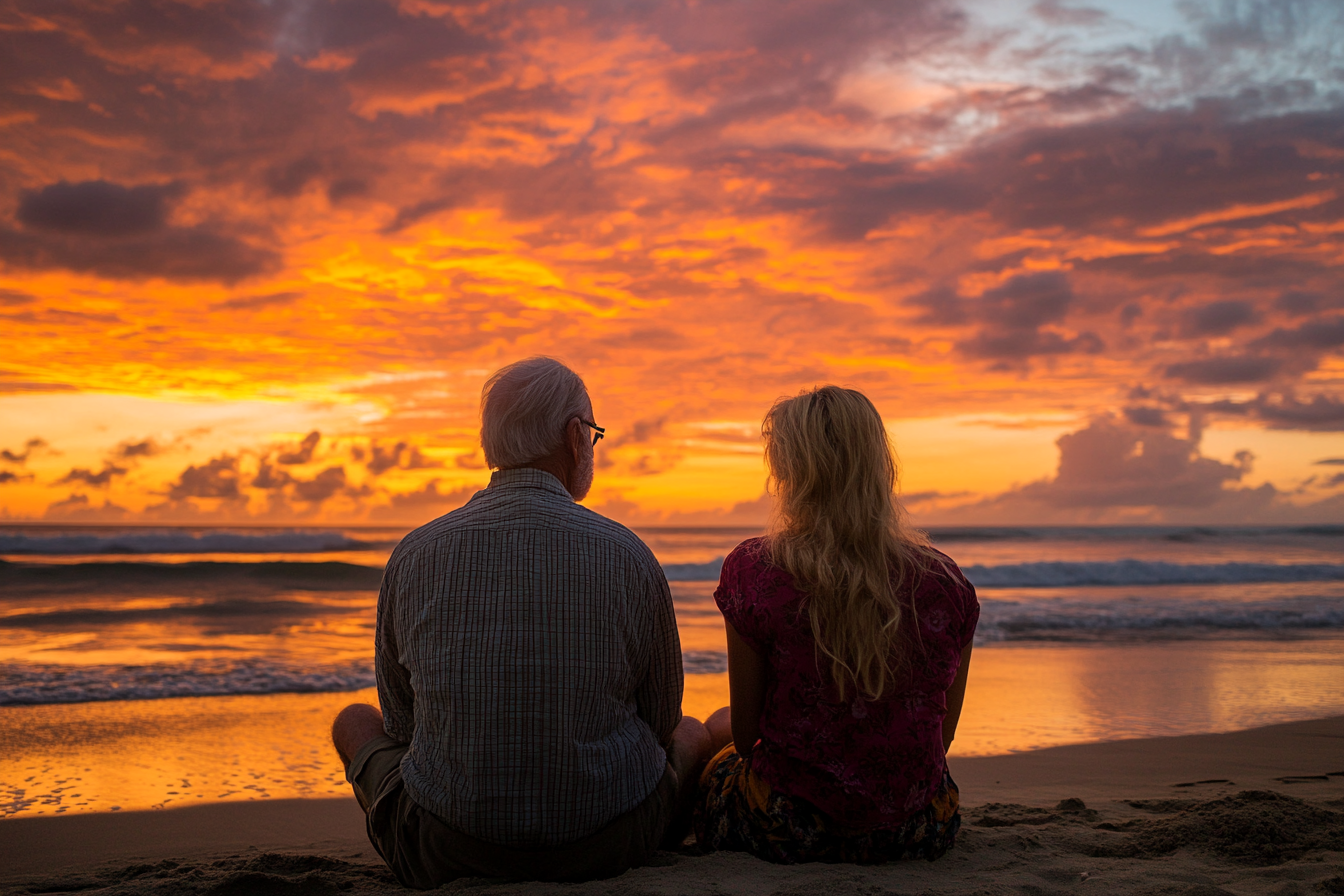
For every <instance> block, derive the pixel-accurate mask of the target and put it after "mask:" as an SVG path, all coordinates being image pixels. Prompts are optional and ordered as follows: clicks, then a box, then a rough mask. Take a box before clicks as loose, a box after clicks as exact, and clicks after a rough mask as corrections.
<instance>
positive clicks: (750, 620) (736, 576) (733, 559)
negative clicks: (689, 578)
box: [714, 545, 770, 656]
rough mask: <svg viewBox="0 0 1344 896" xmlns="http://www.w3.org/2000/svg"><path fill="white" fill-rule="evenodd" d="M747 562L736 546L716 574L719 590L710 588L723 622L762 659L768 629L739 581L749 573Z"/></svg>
mask: <svg viewBox="0 0 1344 896" xmlns="http://www.w3.org/2000/svg"><path fill="white" fill-rule="evenodd" d="M747 560H748V557H747V553H746V551H745V550H744V545H738V546H737V547H736V548H734V549H733V551H732V553H730V554H729V555H728V556H727V557H725V558H724V561H723V568H722V569H721V570H720V571H719V587H718V588H716V589H714V602H715V603H716V604H718V606H719V612H720V613H722V614H723V619H724V621H725V622H727V623H728V624H729V625H731V626H732V627H733V631H735V632H737V635H738V637H739V638H741V639H742V641H743V643H745V644H746V645H747V646H748V647H750V648H751V649H752V650H754V651H756V653H758V654H760V655H762V656H764V655H765V654H766V653H767V647H768V644H769V640H770V639H769V635H768V628H769V627H768V626H767V625H766V624H765V623H766V620H765V619H764V618H762V614H761V610H760V608H758V607H755V606H753V605H752V604H751V602H750V601H749V600H748V598H747V595H746V592H745V590H744V588H743V578H744V576H745V575H747V574H749V568H750V565H751V564H750V563H748V562H747Z"/></svg>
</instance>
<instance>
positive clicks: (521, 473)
mask: <svg viewBox="0 0 1344 896" xmlns="http://www.w3.org/2000/svg"><path fill="white" fill-rule="evenodd" d="M489 488H490V489H491V490H492V491H494V490H502V489H510V490H511V489H516V488H536V489H541V490H542V491H546V492H551V493H553V494H556V495H563V496H564V497H565V499H566V500H569V501H573V500H574V496H573V495H571V494H570V493H569V490H568V489H566V488H565V487H564V485H562V484H561V482H560V480H559V479H556V478H555V477H554V476H552V475H551V474H550V473H547V472H546V471H545V470H538V469H536V468H535V467H515V468H514V469H512V470H495V471H494V472H493V473H491V474H490V485H489Z"/></svg>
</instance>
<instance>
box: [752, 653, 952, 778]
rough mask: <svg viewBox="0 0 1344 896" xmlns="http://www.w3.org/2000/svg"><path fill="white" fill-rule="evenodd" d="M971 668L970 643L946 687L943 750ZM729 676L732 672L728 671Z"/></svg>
mask: <svg viewBox="0 0 1344 896" xmlns="http://www.w3.org/2000/svg"><path fill="white" fill-rule="evenodd" d="M732 656H733V654H732V651H731V650H729V652H728V663H729V668H730V669H731V667H732ZM970 670H971V645H970V644H967V645H966V647H965V649H963V650H962V651H961V665H959V666H958V667H957V677H956V678H955V679H953V680H952V687H950V688H948V689H947V715H946V716H945V717H944V718H943V752H944V753H946V752H947V750H948V748H949V747H951V746H952V738H954V737H956V736H957V722H958V721H960V719H961V704H962V701H964V700H965V699H966V675H967V673H969V672H970ZM728 675H729V678H731V677H732V672H731V671H730V672H729V673H728Z"/></svg>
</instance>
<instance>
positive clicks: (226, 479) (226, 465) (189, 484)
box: [168, 454, 246, 501]
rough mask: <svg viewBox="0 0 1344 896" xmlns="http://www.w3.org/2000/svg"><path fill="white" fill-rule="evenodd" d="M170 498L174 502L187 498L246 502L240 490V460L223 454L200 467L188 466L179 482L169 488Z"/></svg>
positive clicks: (180, 476) (179, 477)
mask: <svg viewBox="0 0 1344 896" xmlns="http://www.w3.org/2000/svg"><path fill="white" fill-rule="evenodd" d="M168 498H169V499H170V500H172V501H182V500H184V499H187V498H222V499H223V500H225V501H240V500H243V501H245V500H246V497H245V496H244V495H243V494H242V493H241V492H240V491H239V490H238V458H237V457H235V456H233V455H230V454H221V455H219V456H218V457H213V458H211V459H210V461H209V462H208V463H205V464H202V465H201V466H199V467H198V466H196V465H195V464H193V465H191V466H188V467H187V468H186V469H185V470H183V471H182V473H181V474H180V475H179V476H178V478H177V481H175V482H173V483H171V484H170V485H169V486H168Z"/></svg>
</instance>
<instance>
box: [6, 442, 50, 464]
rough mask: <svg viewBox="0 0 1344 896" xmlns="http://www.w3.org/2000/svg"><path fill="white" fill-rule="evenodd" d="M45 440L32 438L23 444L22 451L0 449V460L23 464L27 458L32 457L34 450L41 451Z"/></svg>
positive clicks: (45, 443) (44, 445) (45, 444)
mask: <svg viewBox="0 0 1344 896" xmlns="http://www.w3.org/2000/svg"><path fill="white" fill-rule="evenodd" d="M46 447H48V446H47V440H46V439H40V438H32V439H29V440H28V441H27V442H25V443H24V444H23V450H22V451H10V450H9V449H8V448H4V449H0V460H4V461H8V462H9V463H11V464H24V463H27V462H28V458H30V457H32V455H33V452H34V451H41V450H42V449H43V448H46Z"/></svg>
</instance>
